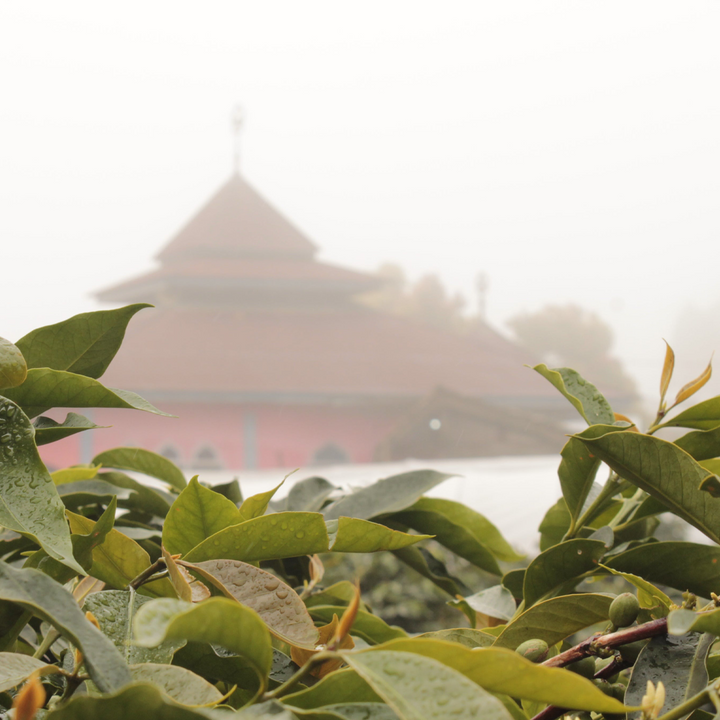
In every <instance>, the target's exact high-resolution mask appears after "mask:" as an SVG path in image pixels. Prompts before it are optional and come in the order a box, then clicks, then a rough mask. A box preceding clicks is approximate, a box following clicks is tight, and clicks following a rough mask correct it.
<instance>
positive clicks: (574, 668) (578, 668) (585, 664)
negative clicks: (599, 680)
mask: <svg viewBox="0 0 720 720" xmlns="http://www.w3.org/2000/svg"><path fill="white" fill-rule="evenodd" d="M565 669H566V670H569V671H570V672H574V673H577V674H578V675H582V676H583V677H584V678H588V679H589V680H592V678H593V676H594V675H595V658H593V657H584V658H582V660H576V661H575V662H574V663H572V664H570V665H566V666H565Z"/></svg>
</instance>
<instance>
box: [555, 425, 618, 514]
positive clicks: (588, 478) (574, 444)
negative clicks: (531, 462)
mask: <svg viewBox="0 0 720 720" xmlns="http://www.w3.org/2000/svg"><path fill="white" fill-rule="evenodd" d="M625 429H626V428H622V427H617V426H613V425H593V426H591V427H589V428H588V429H587V430H585V431H584V432H583V433H582V435H583V437H586V438H594V437H600V436H602V435H607V434H608V433H612V432H618V431H622V430H625ZM560 456H561V458H562V460H561V461H560V467H559V468H558V477H559V478H560V487H561V488H562V493H563V497H564V498H565V502H566V504H567V508H568V510H569V512H570V515H571V517H572V519H573V522H575V521H577V519H578V518H579V517H580V515H581V514H582V510H583V506H584V505H585V501H586V500H587V497H588V495H589V494H590V490H591V488H592V485H593V482H594V480H595V475H596V474H597V471H598V468H599V467H600V458H598V457H596V456H594V455H593V454H592V453H590V452H588V449H587V447H586V446H585V445H584V444H583V443H582V442H581V441H580V440H578V439H577V438H570V439H569V440H568V441H567V443H565V447H564V448H563V449H562V452H561V453H560Z"/></svg>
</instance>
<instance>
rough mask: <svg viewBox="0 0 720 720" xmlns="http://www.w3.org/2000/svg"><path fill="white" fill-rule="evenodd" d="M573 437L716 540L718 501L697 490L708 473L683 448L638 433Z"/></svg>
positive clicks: (719, 522) (719, 538) (719, 525)
mask: <svg viewBox="0 0 720 720" xmlns="http://www.w3.org/2000/svg"><path fill="white" fill-rule="evenodd" d="M576 437H577V438H579V439H580V440H582V441H583V443H584V444H585V445H586V446H587V448H588V449H589V450H590V452H592V453H594V454H595V455H597V456H598V457H599V458H601V459H602V460H603V461H604V462H606V463H607V464H608V465H609V466H610V467H611V468H612V469H613V470H614V471H615V472H616V473H617V474H618V475H619V476H620V477H622V478H624V479H625V480H629V481H630V482H632V483H633V484H634V485H637V486H638V487H639V488H642V489H643V490H645V492H647V493H649V494H650V495H652V496H653V497H654V498H656V499H658V500H659V501H660V502H662V503H663V504H664V505H666V506H667V507H668V508H669V509H670V510H671V511H672V512H673V513H675V514H676V515H678V516H679V517H681V518H682V519H683V520H685V521H686V522H689V523H690V524H691V525H694V526H695V527H696V528H697V529H698V530H700V532H703V533H705V535H707V536H708V537H709V538H710V539H711V540H713V541H714V542H716V543H720V502H719V501H718V500H716V499H715V498H713V497H711V496H710V495H709V494H708V493H705V492H703V491H702V490H700V483H701V482H702V481H703V480H704V479H705V478H706V477H707V476H708V474H709V473H708V471H707V470H705V469H704V468H702V467H701V466H700V465H698V463H697V462H695V460H693V459H692V457H690V455H688V454H687V453H686V452H685V451H684V450H681V449H680V448H678V447H677V446H676V445H674V444H673V443H671V442H667V441H666V440H660V439H659V438H656V437H652V436H650V435H642V434H640V433H627V432H626V433H610V434H608V435H604V436H602V437H599V438H585V437H583V435H577V436H576Z"/></svg>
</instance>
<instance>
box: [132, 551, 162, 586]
mask: <svg viewBox="0 0 720 720" xmlns="http://www.w3.org/2000/svg"><path fill="white" fill-rule="evenodd" d="M164 568H165V560H163V558H158V559H157V560H156V561H155V562H154V563H153V564H152V565H150V567H146V568H145V569H144V570H143V571H142V572H141V573H140V574H139V575H138V576H137V577H135V578H133V579H132V580H131V581H130V582H129V583H128V587H129V588H132V589H133V590H137V589H138V588H139V587H140V586H141V585H142V584H143V583H146V582H147V581H148V580H149V579H150V578H151V577H152V576H153V575H154V574H155V573H156V572H158V571H159V570H161V569H164Z"/></svg>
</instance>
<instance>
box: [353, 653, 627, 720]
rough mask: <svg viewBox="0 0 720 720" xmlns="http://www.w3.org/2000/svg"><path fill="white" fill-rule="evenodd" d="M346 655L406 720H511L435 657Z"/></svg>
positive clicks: (488, 697) (493, 701)
mask: <svg viewBox="0 0 720 720" xmlns="http://www.w3.org/2000/svg"><path fill="white" fill-rule="evenodd" d="M343 657H344V659H345V661H346V662H347V664H348V665H350V667H351V668H352V669H353V670H355V672H357V673H358V675H360V676H362V677H363V679H364V680H365V681H366V682H367V683H368V684H369V685H370V686H371V687H372V688H373V690H375V692H376V693H377V694H378V695H380V697H382V698H383V700H385V702H386V703H387V704H388V705H390V707H392V709H393V710H395V712H396V713H397V714H398V716H399V717H401V718H403V720H445V719H446V718H448V717H453V718H456V719H457V720H471V719H472V720H512V716H511V715H510V714H509V713H508V711H507V710H506V709H505V707H504V705H503V704H502V703H501V702H500V700H498V699H497V698H496V697H495V696H494V695H491V694H490V693H488V692H486V691H485V690H483V689H482V688H481V687H480V686H478V685H476V684H475V683H474V682H472V681H471V680H468V679H467V678H466V677H464V676H463V675H461V674H460V673H458V672H456V671H455V670H453V669H452V668H450V667H448V666H446V665H444V664H443V663H441V662H438V661H437V660H435V659H433V658H430V657H425V656H423V655H418V654H416V653H412V652H403V651H399V650H383V651H382V652H374V651H370V652H364V653H350V652H348V653H344V654H343ZM621 707H622V706H621Z"/></svg>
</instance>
